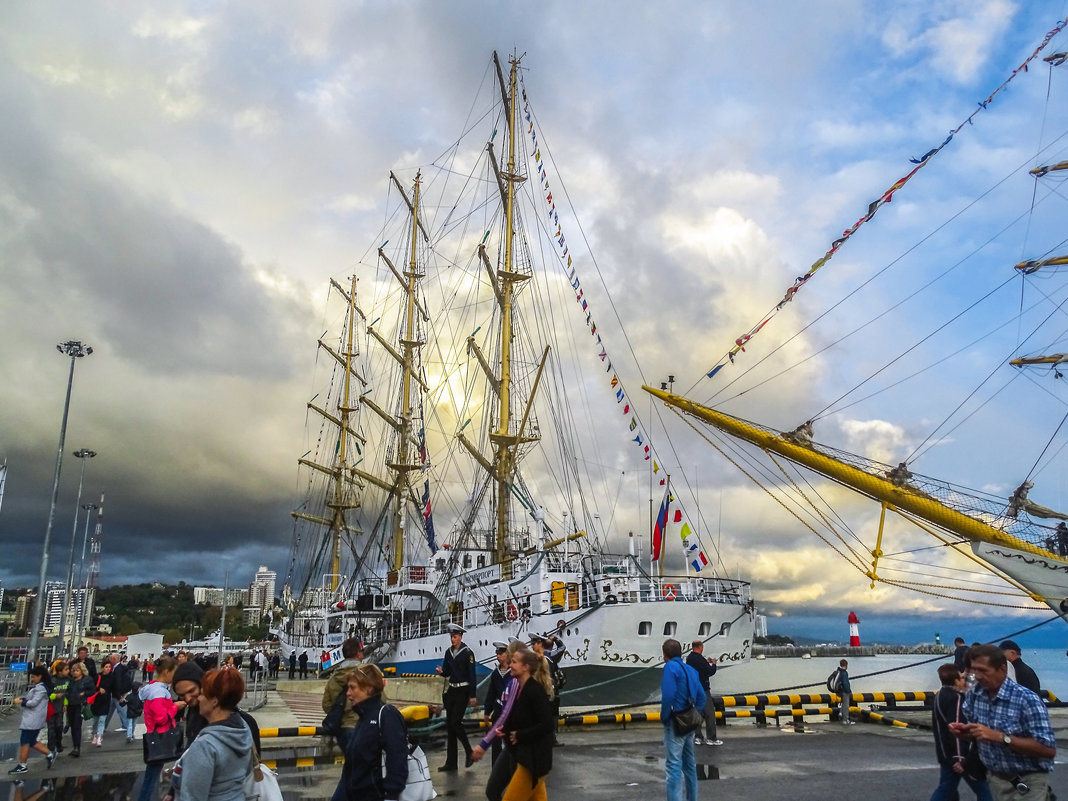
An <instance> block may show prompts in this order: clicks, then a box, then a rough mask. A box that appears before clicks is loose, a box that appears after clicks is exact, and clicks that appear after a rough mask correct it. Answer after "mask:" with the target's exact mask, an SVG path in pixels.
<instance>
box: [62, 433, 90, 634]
mask: <svg viewBox="0 0 1068 801" xmlns="http://www.w3.org/2000/svg"><path fill="white" fill-rule="evenodd" d="M74 455H75V456H76V457H77V458H78V459H79V460H80V461H81V463H82V467H81V470H80V471H79V473H78V500H77V501H76V502H75V504H74V526H73V527H72V528H71V531H70V559H68V560H67V589H66V590H65V591H64V593H63V609H62V615H61V616H60V618H59V647H60V649H62V648H63V643H64V640H65V638H66V635H67V615H68V613H69V612H68V610H69V609H70V602H71V597H72V593H73V592H74V543H75V542H77V541H78V510H79V509H81V507H82V484H83V483H84V482H85V463H86V462H87V461H88V460H89V459H92V458H93V457H94V456H96V451H91V450H89V449H88V448H80V449H78V450H76V451H75V452H74ZM85 528H86V530H88V529H89V514H88V513H86V515H85ZM83 602H84V600H83ZM75 606H77V599H76V598H75ZM73 643H74V632H71V644H72V645H73ZM64 653H66V652H65V651H64Z"/></svg>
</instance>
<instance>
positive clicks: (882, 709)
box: [0, 679, 1068, 801]
mask: <svg viewBox="0 0 1068 801" xmlns="http://www.w3.org/2000/svg"><path fill="white" fill-rule="evenodd" d="M414 687H415V683H414V682H413V683H408V682H404V681H403V680H401V679H392V680H388V681H387V694H391V695H392V697H393V698H395V699H399V698H401V697H402V695H404V694H408V695H416V694H418V693H416V692H415V690H414ZM322 688H323V683H322V682H321V681H318V680H314V679H308V680H306V681H304V682H300V681H287V680H284V679H282V680H279V681H278V682H277V684H276V686H275V687H273V688H271V689H268V691H267V695H266V703H264V705H263V706H261V707H260V708H259V709H257V710H256V711H255V716H256V719H257V720H258V721H259V724H260V727H261V730H262V731H263V734H264V738H263V750H264V753H263V759H264V761H265V762H267V763H268V764H272V765H274V766H275V767H276V769H277V771H278V774H279V784H280V786H281V788H282V792H283V794H284V795H285V798H286V799H287V800H288V799H292V800H293V801H320V800H322V801H326V799H329V798H330V796H331V795H332V793H333V791H334V788H335V786H336V785H337V782H338V779H339V778H340V775H341V758H340V754H339V753H338V751H337V749H336V747H334V746H333V745H332V744H331V743H330V742H329V740H328V739H327V738H324V737H320V736H318V735H314V734H313V733H312V732H314V727H315V726H316V725H317V724H318V723H319V722H320V721H321V720H322V717H323V712H322V708H321V706H320V705H319V699H320V697H321V694H322ZM867 695H872V696H874V695H876V694H867ZM879 695H882V696H883V699H882V700H877V699H873V698H868V697H867V696H865V697H864V700H860V701H859V702H858V703H856V704H855V705H854V706H855V718H856V719H857V720H858V723H857V725H856V726H848V727H847V726H842V725H841V724H840V723H838V722H836V721H834V720H831V719H830V717H829V716H828V714H827V713H829V712H830V711H831V709H830V708H829V707H828V706H827V705H826V704H825V703H820V696H807V695H806V696H797V697H792V696H783V697H782V698H779V697H774V698H771V697H762V696H761V697H757V696H753V697H752V700H753V702H754V703H748V702H744V703H748V706H747V707H746V708H745V709H744V710H743V708H742V703H743V701H739V700H738V699H733V698H732V699H729V700H728V699H725V704H724V707H723V709H724V712H726V713H727V715H726V717H725V718H723V719H721V720H720V730H719V733H720V737H721V738H722V739H723V741H724V744H723V745H722V746H718V747H713V746H697V747H696V756H697V765H698V775H699V778H700V779H701V795H702V796H703V797H707V798H710V799H711V798H767V799H777V798H783V799H786V798H789V799H799V800H800V801H809V799H811V801H817V799H819V801H823V800H824V799H827V798H859V797H869V798H873V799H879V801H897V800H898V799H900V800H901V801H905V800H906V799H908V800H909V801H913V800H914V799H917V798H926V797H928V796H929V795H930V793H931V792H932V790H933V789H934V787H935V785H936V784H937V778H938V767H937V764H936V763H935V758H934V746H933V742H932V738H931V733H930V731H929V730H927V728H925V726H926V725H929V719H930V713H929V712H927V711H926V710H924V709H923V708H922V704H923V700H924V699H923V698H921V697H918V696H922V695H923V694H922V693H895V694H886V693H883V694H879ZM887 695H890V696H891V700H896V696H901V701H900V702H899V703H897V708H896V709H891V706H892V705H891V704H890V703H888V702H887V700H886V696H887ZM405 700H406V701H412V702H414V704H415V705H419V706H422V705H423V704H425V703H426V701H427V700H429V699H425V698H424V699H420V698H411V699H405ZM779 701H783V702H785V703H786V706H785V707H783V706H779V707H775V702H779ZM791 701H797V703H799V704H800V705H801V706H800V708H804V709H806V711H807V712H808V713H809V714H806V715H805V716H804V724H803V726H800V727H795V726H794V724H793V720H794V718H795V715H794V714H793V713H792V712H791V710H792V709H793V708H794V706H795V705H794V704H791V703H790V702H791ZM420 702H421V703H420ZM772 708H774V709H776V710H782V714H780V713H779V712H776V714H773V715H770V716H766V715H759V714H754V713H755V712H756V710H757V709H763V710H765V711H772ZM821 708H822V709H821ZM875 708H878V711H874V712H873V711H871V710H872V709H875ZM658 711H659V710H658V707H652V706H646V707H640V708H635V709H634V710H627V713H629V714H626V715H625V717H624V719H621V720H619V721H616V720H614V719H613V720H607V719H606V720H602V721H599V722H597V723H596V725H591V722H590V721H587V720H583V719H582V718H583V715H582V714H580V711H572V710H566V709H565V710H564V712H565V715H566V716H567V718H568V720H567V723H568V725H565V726H563V727H562V728H561V734H560V739H561V740H562V741H563V743H564V745H563V747H561V748H558V749H556V750H555V752H554V754H553V759H554V764H553V771H552V773H551V775H550V777H549V783H548V792H549V797H550V798H565V797H566V798H572V799H604V800H605V801H609V799H611V801H616V799H619V798H649V799H654V798H662V797H663V796H664V778H663V774H664V765H663V743H662V736H663V735H662V731H663V730H662V727H661V724H660V723H659V721H658V720H657V718H658V714H657V713H658ZM742 711H745V712H747V713H749V714H748V716H740V717H735V716H734V715H732V714H730V713H732V712H742ZM411 714H412V717H413V720H412V722H411V725H412V728H413V732H415V731H419V730H420V729H421V728H422V729H423V731H424V732H425V734H423V735H420V736H421V737H422V739H423V745H424V748H425V750H426V752H427V757H428V759H429V761H430V765H431V767H432V768H436V767H437V766H438V765H439V764H441V762H442V761H443V760H444V754H443V750H444V743H443V738H442V736H441V733H440V730H435V729H434V728H433V727H432V726H427V725H426V718H425V717H424V716H423V715H422V713H421V712H414V711H413V713H411ZM611 714H612V715H615V714H620V715H621V716H622V715H623V713H611ZM602 715H603V716H604V717H606V718H607V717H608V715H607V714H605V713H602ZM1050 715H1051V718H1052V720H1053V724H1054V728H1055V730H1056V732H1057V734H1058V738H1060V736H1061V735H1062V734H1063V735H1066V736H1068V711H1066V710H1065V709H1063V708H1059V707H1057V708H1052V709H1051V710H1050ZM780 717H783V718H785V719H784V720H782V721H781V725H780V721H779V718H780ZM887 718H889V719H891V720H890V721H889V722H896V723H894V724H893V725H886V723H887V722H888V720H887ZM18 719H19V716H18V714H17V713H11V714H2V715H0V786H3V787H9V786H10V780H11V777H9V776H7V770H8V769H9V768H10V767H12V766H13V765H14V762H13V757H14V755H15V748H16V744H17V741H18V728H17V727H18ZM902 723H904V724H908V725H901V724H902ZM758 724H761V725H758ZM913 724H915V725H913ZM302 727H303V728H302ZM112 728H114V726H113V727H112ZM272 729H276V730H277V731H271V730H272ZM141 731H143V726H139V727H138V739H140V732H141ZM272 735H273V736H272ZM279 735H280V736H279ZM1065 761H1068V753H1065V754H1059V755H1058V770H1056V771H1055V772H1054V775H1053V782H1052V786H1053V788H1054V789H1055V791H1056V792H1057V793H1058V795H1061V797H1068V769H1063V770H1062V769H1061V764H1063V763H1064V762H1065ZM489 769H490V766H489V763H488V762H487V761H485V760H484V761H483V762H480V763H478V764H476V765H475V766H474V767H472V768H470V769H469V770H460V771H459V772H457V773H451V774H445V773H436V772H435V773H434V783H435V787H436V789H437V791H438V793H439V795H441V796H445V797H448V798H452V799H458V801H482V799H484V798H485V793H484V789H485V784H486V779H487V778H488V776H489ZM142 772H143V766H142V764H141V746H140V743H139V742H135V743H133V744H131V745H127V744H126V740H125V737H124V736H122V735H120V734H119V733H118V732H112V731H109V732H108V734H106V735H105V739H104V745H103V747H102V748H95V747H93V746H91V745H89V746H87V745H86V744H85V743H84V742H83V748H82V756H81V758H79V759H74V758H71V757H70V756H69V748H68V751H65V752H64V753H63V754H62V755H61V756H60V758H59V759H58V760H57V761H56V765H55V767H54V768H53V769H52V770H51V771H47V770H46V769H45V764H44V760H43V759H41V758H39V757H37V756H34V757H32V758H31V761H30V772H29V773H28V774H25V775H24V776H22V777H21V778H23V779H24V780H25V781H26V785H25V791H26V794H27V795H28V794H29V793H30V792H32V790H33V789H35V788H37V787H39V786H40V782H41V780H42V779H49V780H52V781H54V782H55V783H56V785H57V789H58V787H59V786H62V785H63V784H65V783H66V782H72V781H74V780H75V779H77V778H78V777H90V776H96V777H98V778H96V779H89V780H86V781H89V783H90V784H91V783H92V782H94V781H95V782H99V783H101V787H103V786H104V784H103V783H106V782H111V784H108V785H107V786H109V787H114V786H120V787H129V788H134V786H135V783H137V782H139V781H140V777H141V774H142ZM57 794H58V793H57ZM94 797H103V796H94V795H92V794H91V793H87V794H86V795H85V798H86V799H87V801H91V800H92V799H93V798H94Z"/></svg>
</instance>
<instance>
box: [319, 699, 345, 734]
mask: <svg viewBox="0 0 1068 801" xmlns="http://www.w3.org/2000/svg"><path fill="white" fill-rule="evenodd" d="M347 700H348V696H347V695H345V691H344V690H342V691H341V692H339V693H338V694H337V698H335V699H334V703H333V705H332V706H331V707H330V711H329V712H327V713H326V717H325V718H323V731H324V732H326V733H327V734H331V735H333V736H334V737H337V736H338V735H339V734H341V732H342V730H343V728H344V726H343V725H342V720H343V719H344V717H345V702H346V701H347Z"/></svg>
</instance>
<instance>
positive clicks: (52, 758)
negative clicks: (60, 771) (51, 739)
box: [45, 751, 56, 770]
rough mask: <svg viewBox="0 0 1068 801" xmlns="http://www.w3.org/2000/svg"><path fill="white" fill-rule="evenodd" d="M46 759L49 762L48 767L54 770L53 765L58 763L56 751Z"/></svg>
mask: <svg viewBox="0 0 1068 801" xmlns="http://www.w3.org/2000/svg"><path fill="white" fill-rule="evenodd" d="M45 761H46V762H47V763H48V769H49V770H52V766H53V765H55V764H56V752H55V751H52V752H51V753H50V754H49V755H48V756H46V757H45Z"/></svg>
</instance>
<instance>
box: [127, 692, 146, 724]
mask: <svg viewBox="0 0 1068 801" xmlns="http://www.w3.org/2000/svg"><path fill="white" fill-rule="evenodd" d="M140 691H141V688H140V687H139V686H138V687H133V688H131V690H130V692H128V693H126V698H124V699H123V700H124V701H125V702H126V714H127V715H128V716H130V717H131V718H139V717H141V714H142V713H143V712H144V711H145V702H144V701H142V700H141V695H140Z"/></svg>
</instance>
